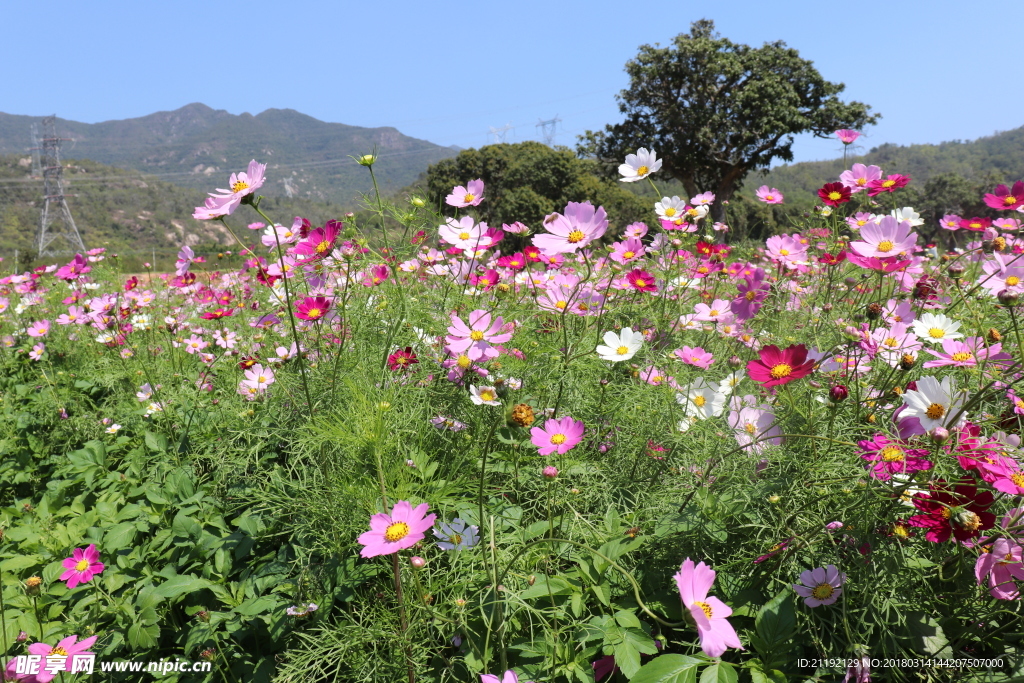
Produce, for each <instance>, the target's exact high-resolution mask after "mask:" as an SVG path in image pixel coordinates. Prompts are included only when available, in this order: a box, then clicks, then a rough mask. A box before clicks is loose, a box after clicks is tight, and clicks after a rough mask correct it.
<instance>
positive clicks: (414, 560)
mask: <svg viewBox="0 0 1024 683" xmlns="http://www.w3.org/2000/svg"><path fill="white" fill-rule="evenodd" d="M409 564H411V565H412V566H413V567H416V569H423V568H424V567H425V566H427V561H426V560H424V559H423V558H422V557H420V556H419V555H413V556H412V557H410V558H409Z"/></svg>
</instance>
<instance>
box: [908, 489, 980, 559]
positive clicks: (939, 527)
mask: <svg viewBox="0 0 1024 683" xmlns="http://www.w3.org/2000/svg"><path fill="white" fill-rule="evenodd" d="M994 501H995V498H994V497H993V496H992V493H991V492H989V491H981V492H979V491H978V489H977V487H975V486H974V485H973V484H960V485H958V486H955V487H953V486H951V485H950V484H949V483H947V482H945V481H943V480H941V479H939V480H936V481H932V482H929V484H928V493H918V494H916V495H915V496H914V498H913V502H914V507H916V508H917V509H918V510H919V511H920V512H921V514H917V515H914V516H913V517H910V518H909V519H908V520H907V524H909V525H910V526H915V527H920V528H924V529H927V530H928V531H927V533H925V535H924V537H925V539H927V540H929V541H931V542H932V543H943V542H945V541H947V540H949V539H950V537H953V538H954V539H956V540H957V541H960V542H964V541H969V540H971V539H973V538H977V537H978V536H979V534H980V533H981V532H982V531H984V530H986V529H991V528H992V527H993V526H995V523H996V516H995V515H994V514H992V513H991V512H989V511H988V509H989V507H990V506H991V505H992V503H993V502H994Z"/></svg>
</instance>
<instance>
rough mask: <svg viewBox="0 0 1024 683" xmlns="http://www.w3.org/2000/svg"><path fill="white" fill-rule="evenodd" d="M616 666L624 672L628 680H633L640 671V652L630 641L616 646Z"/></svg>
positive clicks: (624, 641)
mask: <svg viewBox="0 0 1024 683" xmlns="http://www.w3.org/2000/svg"><path fill="white" fill-rule="evenodd" d="M613 654H614V655H615V664H616V665H617V666H618V667H619V669H621V670H622V673H623V675H624V676H625V677H626V678H632V677H633V676H635V675H636V672H637V671H639V670H640V650H638V649H636V647H635V646H634V645H633V643H631V642H630V641H628V640H623V641H622V642H620V643H618V644H617V645H616V646H615V651H614V652H613Z"/></svg>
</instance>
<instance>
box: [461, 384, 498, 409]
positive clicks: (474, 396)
mask: <svg viewBox="0 0 1024 683" xmlns="http://www.w3.org/2000/svg"><path fill="white" fill-rule="evenodd" d="M469 400H471V401H472V402H473V403H475V404H476V405H478V406H498V405H501V401H499V400H498V390H497V389H495V388H494V387H476V386H474V387H470V388H469Z"/></svg>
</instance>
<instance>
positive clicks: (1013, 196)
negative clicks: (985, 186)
mask: <svg viewBox="0 0 1024 683" xmlns="http://www.w3.org/2000/svg"><path fill="white" fill-rule="evenodd" d="M985 203H986V204H988V205H989V206H991V207H992V208H993V209H1000V210H1002V211H1011V210H1014V209H1019V208H1020V207H1022V206H1024V182H1021V181H1019V180H1018V181H1017V182H1015V183H1014V184H1013V188H1012V189H1011V188H1009V187H1007V186H1006V185H997V186H996V190H995V192H994V193H993V194H987V195H985Z"/></svg>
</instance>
